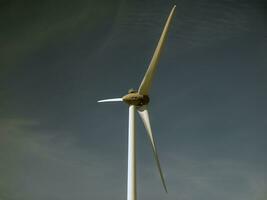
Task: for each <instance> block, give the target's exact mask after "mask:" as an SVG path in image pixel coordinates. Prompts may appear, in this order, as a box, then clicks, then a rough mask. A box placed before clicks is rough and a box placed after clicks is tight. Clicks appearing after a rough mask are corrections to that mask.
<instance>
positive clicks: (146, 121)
mask: <svg viewBox="0 0 267 200" xmlns="http://www.w3.org/2000/svg"><path fill="white" fill-rule="evenodd" d="M137 111H138V113H139V115H140V117H141V119H142V121H143V123H144V126H145V128H146V130H147V134H148V137H149V140H150V142H151V145H152V149H153V154H154V158H155V160H156V163H157V167H158V170H159V174H160V178H161V182H162V185H163V187H164V189H165V191H166V193H167V187H166V184H165V180H164V176H163V173H162V170H161V167H160V162H159V157H158V153H157V149H156V144H155V140H154V138H153V134H152V130H151V126H150V121H149V114H148V109H147V106H142V107H140V108H138V110H137Z"/></svg>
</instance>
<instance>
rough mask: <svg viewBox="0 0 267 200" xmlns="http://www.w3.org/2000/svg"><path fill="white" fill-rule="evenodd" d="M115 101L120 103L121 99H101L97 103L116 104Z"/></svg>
mask: <svg viewBox="0 0 267 200" xmlns="http://www.w3.org/2000/svg"><path fill="white" fill-rule="evenodd" d="M116 101H122V98H114V99H103V100H99V101H97V102H98V103H105V102H116Z"/></svg>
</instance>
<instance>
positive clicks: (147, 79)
mask: <svg viewBox="0 0 267 200" xmlns="http://www.w3.org/2000/svg"><path fill="white" fill-rule="evenodd" d="M175 7H176V5H174V6H173V8H172V10H171V12H170V14H169V17H168V19H167V21H166V24H165V26H164V29H163V31H162V34H161V36H160V39H159V41H158V45H157V48H156V50H155V52H154V54H153V57H152V59H151V61H150V64H149V67H148V69H147V71H146V74H145V76H144V78H143V81H142V83H141V84H140V86H139V89H138V92H139V93H140V94H145V95H147V94H148V91H149V89H150V86H151V82H152V78H153V76H154V73H155V70H156V67H157V64H158V61H159V57H160V54H161V51H162V47H163V45H164V43H165V41H166V37H167V33H168V30H169V26H170V23H171V21H172V18H173V14H174V10H175Z"/></svg>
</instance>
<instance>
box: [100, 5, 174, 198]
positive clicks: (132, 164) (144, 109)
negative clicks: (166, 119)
mask: <svg viewBox="0 0 267 200" xmlns="http://www.w3.org/2000/svg"><path fill="white" fill-rule="evenodd" d="M175 7H176V6H175V5H174V6H173V8H172V10H171V12H170V14H169V17H168V19H167V21H166V24H165V26H164V29H163V32H162V34H161V36H160V39H159V42H158V45H157V47H156V50H155V52H154V54H153V57H152V59H151V61H150V64H149V67H148V69H147V71H146V74H145V76H144V78H143V81H142V82H141V84H140V86H139V89H138V91H134V90H132V89H130V90H129V92H128V94H127V95H125V96H123V97H122V98H114V99H105V100H100V101H98V102H99V103H102V102H117V101H124V102H125V103H127V104H128V105H129V127H128V134H129V135H128V173H127V200H136V199H137V194H136V144H135V143H136V137H135V111H136V110H137V112H138V114H139V115H140V117H141V119H142V121H143V123H144V126H145V128H146V130H147V134H148V137H149V140H150V143H151V145H152V149H153V154H154V158H155V160H156V164H157V167H158V171H159V174H160V178H161V181H162V184H163V187H164V190H165V191H166V192H167V187H166V184H165V180H164V177H163V173H162V170H161V167H160V162H159V158H158V154H157V149H156V144H155V141H154V138H153V134H152V130H151V125H150V121H149V114H148V103H149V96H148V92H149V89H150V87H151V83H152V79H153V76H154V73H155V70H156V67H157V64H158V61H159V57H160V54H161V51H162V47H163V45H164V43H165V40H166V37H167V32H168V30H169V26H170V23H171V21H172V18H173V15H174V10H175Z"/></svg>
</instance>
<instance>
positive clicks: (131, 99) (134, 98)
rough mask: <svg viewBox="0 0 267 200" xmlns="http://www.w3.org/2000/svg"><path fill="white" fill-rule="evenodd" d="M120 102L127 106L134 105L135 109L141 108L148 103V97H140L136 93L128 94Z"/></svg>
mask: <svg viewBox="0 0 267 200" xmlns="http://www.w3.org/2000/svg"><path fill="white" fill-rule="evenodd" d="M122 100H123V101H124V102H125V103H127V104H128V105H134V106H137V107H141V106H143V105H147V104H148V103H149V97H148V95H142V94H139V93H137V92H132V93H129V94H127V95H125V96H123V97H122Z"/></svg>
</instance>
